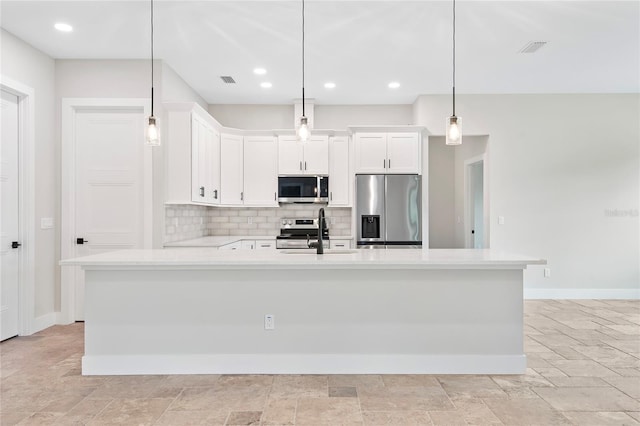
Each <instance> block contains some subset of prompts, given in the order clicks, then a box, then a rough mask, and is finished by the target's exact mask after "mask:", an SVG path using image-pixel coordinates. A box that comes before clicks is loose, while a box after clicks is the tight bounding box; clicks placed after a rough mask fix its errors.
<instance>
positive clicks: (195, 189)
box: [191, 114, 208, 203]
mask: <svg viewBox="0 0 640 426" xmlns="http://www.w3.org/2000/svg"><path fill="white" fill-rule="evenodd" d="M205 154H206V141H205V134H204V123H202V121H201V120H200V118H199V117H198V116H197V115H195V114H192V115H191V201H193V202H194V203H205V202H206V198H205V196H206V190H207V185H208V184H207V182H206V173H205V168H206V156H205Z"/></svg>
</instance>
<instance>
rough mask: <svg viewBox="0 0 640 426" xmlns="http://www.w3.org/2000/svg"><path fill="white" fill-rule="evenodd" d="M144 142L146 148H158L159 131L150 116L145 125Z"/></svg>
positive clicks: (153, 118)
mask: <svg viewBox="0 0 640 426" xmlns="http://www.w3.org/2000/svg"><path fill="white" fill-rule="evenodd" d="M146 133H147V135H146V136H147V137H146V142H147V145H148V146H160V129H159V128H158V126H157V125H156V118H155V117H154V116H153V115H152V116H151V117H149V124H148V125H147V132H146Z"/></svg>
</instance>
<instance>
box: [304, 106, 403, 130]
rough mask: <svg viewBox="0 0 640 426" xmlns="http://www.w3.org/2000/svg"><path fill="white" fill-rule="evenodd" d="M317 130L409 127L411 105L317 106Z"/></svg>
mask: <svg viewBox="0 0 640 426" xmlns="http://www.w3.org/2000/svg"><path fill="white" fill-rule="evenodd" d="M314 109H315V111H314V113H315V117H314V118H315V127H316V129H336V130H340V129H345V128H346V127H347V126H349V125H407V124H412V122H413V116H412V114H413V107H412V106H411V105H315V108H314Z"/></svg>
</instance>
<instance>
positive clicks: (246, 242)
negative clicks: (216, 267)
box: [240, 240, 256, 250]
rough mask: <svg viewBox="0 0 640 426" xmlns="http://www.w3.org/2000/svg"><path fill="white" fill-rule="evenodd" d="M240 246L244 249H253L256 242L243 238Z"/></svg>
mask: <svg viewBox="0 0 640 426" xmlns="http://www.w3.org/2000/svg"><path fill="white" fill-rule="evenodd" d="M240 247H241V248H242V249H243V250H253V249H255V248H256V242H255V241H254V240H242V241H241V242H240Z"/></svg>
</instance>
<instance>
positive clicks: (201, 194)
mask: <svg viewBox="0 0 640 426" xmlns="http://www.w3.org/2000/svg"><path fill="white" fill-rule="evenodd" d="M200 196H201V197H204V186H201V187H200Z"/></svg>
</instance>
